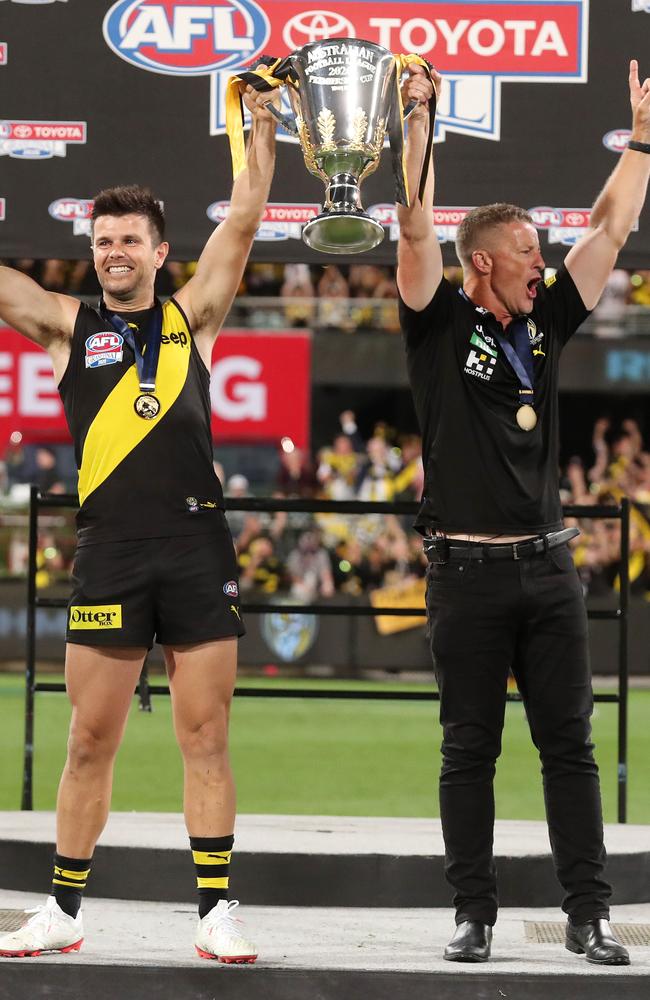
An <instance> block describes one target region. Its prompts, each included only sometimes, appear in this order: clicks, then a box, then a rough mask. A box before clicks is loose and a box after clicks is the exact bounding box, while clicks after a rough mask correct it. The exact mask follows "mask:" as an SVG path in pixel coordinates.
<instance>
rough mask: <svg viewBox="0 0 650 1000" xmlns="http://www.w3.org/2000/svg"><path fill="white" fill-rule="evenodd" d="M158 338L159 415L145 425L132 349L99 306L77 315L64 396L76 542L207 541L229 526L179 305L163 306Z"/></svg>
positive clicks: (206, 388) (205, 404) (204, 393)
mask: <svg viewBox="0 0 650 1000" xmlns="http://www.w3.org/2000/svg"><path fill="white" fill-rule="evenodd" d="M141 316H142V314H139V315H138V319H139V318H140V317H141ZM124 318H125V319H127V321H128V319H129V317H128V315H127V314H124ZM161 340H162V343H161V346H160V357H159V361H158V370H157V373H156V389H155V396H156V398H157V399H158V400H159V402H160V410H159V412H158V414H157V416H155V417H154V418H153V419H151V420H145V419H143V418H142V417H141V416H139V415H138V414H137V413H136V411H135V408H134V404H135V401H136V399H137V398H138V396H140V395H141V390H140V385H139V382H138V376H137V370H136V365H135V357H134V354H133V351H132V350H131V348H130V347H129V345H128V344H127V343H126V341H125V340H124V338H123V337H122V336H121V335H120V334H118V333H117V332H116V331H115V330H113V329H112V327H111V325H110V323H109V322H107V320H105V319H103V318H102V317H101V315H100V314H99V312H98V311H97V310H96V309H92V308H90V307H89V306H87V305H84V304H83V303H82V305H81V307H80V309H79V315H78V316H77V321H76V323H75V328H74V333H73V337H72V352H71V355H70V361H69V362H68V366H67V368H66V371H65V374H64V375H63V378H62V379H61V382H60V383H59V393H60V395H61V399H62V401H63V407H64V410H65V415H66V419H67V421H68V426H69V428H70V432H71V434H72V439H73V441H74V446H75V455H76V459H77V467H78V469H79V501H80V504H81V506H80V510H79V513H78V515H77V528H78V538H79V544H80V545H84V544H89V543H91V542H106V541H119V540H122V539H124V540H127V539H130V538H158V537H163V536H173V535H196V534H204V533H209V532H211V531H212V530H216V529H217V527H218V526H219V525H222V524H223V515H222V513H221V511H222V509H223V493H222V490H221V485H220V483H219V480H218V479H217V476H216V474H215V472H214V468H213V464H212V435H211V432H210V376H209V373H208V371H207V369H206V367H205V365H204V363H203V360H202V359H201V356H200V355H199V352H198V350H197V348H196V345H195V343H194V340H193V338H192V334H191V331H190V328H189V323H188V321H187V318H186V317H185V314H184V313H183V311H182V309H181V308H180V306H179V305H178V303H177V302H176V301H175V300H174V299H170V300H169V301H167V302H165V303H164V305H163V327H162V337H161Z"/></svg>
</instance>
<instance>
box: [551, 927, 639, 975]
mask: <svg viewBox="0 0 650 1000" xmlns="http://www.w3.org/2000/svg"><path fill="white" fill-rule="evenodd" d="M565 944H566V947H567V949H568V950H569V951H572V952H574V953H575V954H576V955H583V954H584V955H585V956H586V958H587V961H588V962H595V963H596V964H597V965H629V964H630V956H629V954H628V951H627V948H624V947H623V945H622V944H619V943H618V941H617V940H616V938H615V937H614V935H613V934H612V929H611V927H610V926H609V921H608V920H602V919H601V920H589V921H587V923H586V924H572V923H571V921H569V922H568V923H567V925H566V942H565Z"/></svg>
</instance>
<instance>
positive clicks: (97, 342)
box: [86, 330, 124, 368]
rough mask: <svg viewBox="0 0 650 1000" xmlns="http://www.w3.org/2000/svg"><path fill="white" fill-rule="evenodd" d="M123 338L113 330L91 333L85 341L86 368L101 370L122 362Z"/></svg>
mask: <svg viewBox="0 0 650 1000" xmlns="http://www.w3.org/2000/svg"><path fill="white" fill-rule="evenodd" d="M123 343H124V338H123V337H122V336H121V335H120V334H119V333H115V331H114V330H102V331H101V333H93V335H92V337H88V340H87V341H86V368H103V367H104V365H115V364H117V362H118V361H121V360H122V357H123V354H124V352H123V350H122V345H123Z"/></svg>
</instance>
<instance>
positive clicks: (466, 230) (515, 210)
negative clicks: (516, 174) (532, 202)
mask: <svg viewBox="0 0 650 1000" xmlns="http://www.w3.org/2000/svg"><path fill="white" fill-rule="evenodd" d="M508 222H529V223H530V224H531V225H535V223H534V222H533V219H532V217H531V215H530V213H529V212H527V211H526V209H525V208H519V206H518V205H509V204H508V203H507V202H505V201H498V202H495V204H493V205H479V207H478V208H473V209H472V210H471V212H468V213H467V215H466V216H465V218H464V219H463V221H462V222H461V224H460V225H459V227H458V231H457V233H456V254H457V255H458V259H459V261H460V262H461V264H462V265H463V267H467V266H468V265H469V263H470V261H471V259H472V254H473V252H474V251H475V250H477V249H478V248H479V245H480V240H481V239H482V238H483V236H484V234H485V231H486V230H488V229H494V228H495V227H496V226H500V225H502V224H504V223H508Z"/></svg>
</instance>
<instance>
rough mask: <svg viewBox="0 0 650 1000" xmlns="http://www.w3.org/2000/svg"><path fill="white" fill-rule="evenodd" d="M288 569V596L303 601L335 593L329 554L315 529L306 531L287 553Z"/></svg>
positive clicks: (307, 601)
mask: <svg viewBox="0 0 650 1000" xmlns="http://www.w3.org/2000/svg"><path fill="white" fill-rule="evenodd" d="M287 572H288V574H289V579H290V581H291V590H290V593H291V596H292V597H293V598H295V599H296V600H298V601H302V602H303V603H305V604H311V602H312V601H314V600H316V599H317V598H319V597H332V596H333V595H334V576H333V573H332V564H331V562H330V557H329V553H328V551H327V549H326V548H324V546H323V545H322V544H321V538H320V534H319V532H318V531H317V530H315V529H314V530H311V531H305V532H303V534H302V535H301V536H300V538H299V539H298V544H297V545H296V547H295V548H294V549H293V551H292V552H290V553H289V558H288V559H287Z"/></svg>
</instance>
